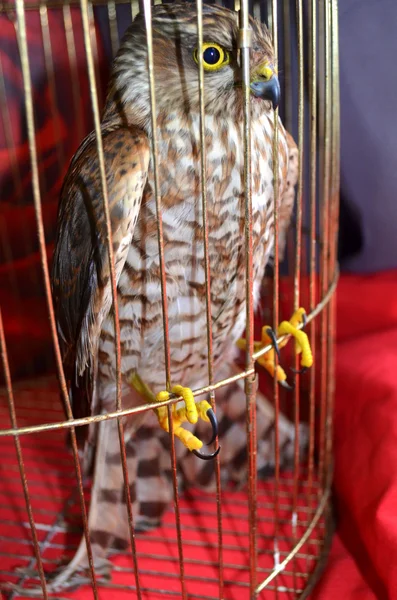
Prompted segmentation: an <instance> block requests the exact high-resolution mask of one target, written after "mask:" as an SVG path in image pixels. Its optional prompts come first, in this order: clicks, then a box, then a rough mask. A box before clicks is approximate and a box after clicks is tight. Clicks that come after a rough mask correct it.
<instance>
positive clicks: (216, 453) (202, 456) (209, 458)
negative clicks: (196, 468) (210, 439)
mask: <svg viewBox="0 0 397 600" xmlns="http://www.w3.org/2000/svg"><path fill="white" fill-rule="evenodd" d="M220 449H221V447H220V446H218V448H217V449H216V450H215V452H213V453H212V454H201V452H200V451H199V450H192V452H193V454H195V455H196V456H198V458H201V459H202V460H212V459H213V458H215V457H216V456H218V454H219V450H220Z"/></svg>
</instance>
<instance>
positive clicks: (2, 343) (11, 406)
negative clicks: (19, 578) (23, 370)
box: [0, 309, 48, 600]
mask: <svg viewBox="0 0 397 600" xmlns="http://www.w3.org/2000/svg"><path fill="white" fill-rule="evenodd" d="M0 352H1V362H2V365H3V372H4V379H5V384H6V391H7V402H8V411H9V414H10V420H11V426H12V428H13V429H18V422H17V417H16V412H15V403H14V394H13V390H12V383H11V373H10V367H9V362H8V355H7V346H6V340H5V335H4V326H3V316H2V313H1V309H0ZM14 444H15V450H16V453H17V458H18V468H19V475H20V478H21V483H22V488H23V495H24V498H25V505H26V511H27V513H28V518H29V525H30V532H31V534H32V541H33V548H34V554H35V557H36V562H37V568H38V570H39V577H40V585H41V589H42V591H43V598H44V600H47V598H48V593H47V584H46V580H45V575H44V568H43V562H42V559H41V554H40V546H39V541H38V538H37V531H36V524H35V521H34V516H33V509H32V504H31V502H30V494H29V486H28V482H27V479H26V473H25V465H24V461H23V454H22V448H21V442H20V440H19V436H18V435H15V436H14Z"/></svg>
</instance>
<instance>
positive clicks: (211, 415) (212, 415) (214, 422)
mask: <svg viewBox="0 0 397 600" xmlns="http://www.w3.org/2000/svg"><path fill="white" fill-rule="evenodd" d="M206 415H207V417H208V418H209V420H210V423H211V425H212V438H211V439H210V441H209V442H208V444H207V446H211V444H213V443H214V442H215V440H216V438H217V435H218V419H217V418H216V415H215V413H214V411H213V410H212V408H209V409H208V410H207V412H206Z"/></svg>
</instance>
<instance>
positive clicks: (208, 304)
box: [196, 0, 224, 599]
mask: <svg viewBox="0 0 397 600" xmlns="http://www.w3.org/2000/svg"><path fill="white" fill-rule="evenodd" d="M196 4H197V34H198V36H197V37H198V46H197V56H198V65H199V102H200V167H201V170H200V185H201V199H202V210H203V229H204V238H203V241H204V273H205V308H206V318H207V351H208V383H209V385H212V384H213V383H214V359H213V338H212V314H211V266H210V258H209V234H208V208H207V187H206V181H207V166H206V156H207V152H206V138H205V102H204V100H205V94H204V67H203V3H202V0H197V1H196ZM210 399H211V406H212V408H213V409H214V411H216V404H215V392H214V391H211V393H210ZM218 446H219V440H218V439H217V440H216V447H217V448H218ZM215 460H216V464H215V478H216V516H217V529H218V560H219V598H220V599H222V598H223V596H224V569H223V530H222V507H221V470H220V457H219V454H218V455H217V456H216V459H215Z"/></svg>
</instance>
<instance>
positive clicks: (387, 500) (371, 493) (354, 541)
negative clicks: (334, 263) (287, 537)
mask: <svg viewBox="0 0 397 600" xmlns="http://www.w3.org/2000/svg"><path fill="white" fill-rule="evenodd" d="M360 319H362V328H361V329H360V326H359V322H360ZM338 340H339V342H338V345H337V364H336V375H337V378H336V399H335V422H334V431H335V445H334V447H335V450H334V456H335V479H334V487H335V498H336V502H337V510H338V516H339V527H338V531H339V536H338V538H337V539H336V540H335V542H334V546H333V550H332V553H331V557H330V561H329V566H328V568H327V571H326V573H325V575H324V578H323V581H322V583H321V585H320V586H319V588H318V590H317V592H316V594H315V595H314V598H315V599H316V600H328V598H332V597H340V598H349V599H350V598H351V599H355V598H357V599H360V600H361V599H366V598H368V599H370V598H371V599H372V598H380V599H382V600H386V599H389V598H390V600H392V599H393V600H394V599H395V598H397V418H396V415H397V370H396V367H397V273H396V272H395V271H394V272H386V273H381V274H378V275H374V276H343V277H342V278H341V282H340V286H339V290H338ZM333 594H334V595H335V596H333Z"/></svg>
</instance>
